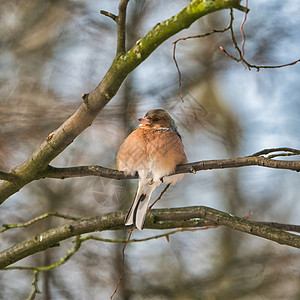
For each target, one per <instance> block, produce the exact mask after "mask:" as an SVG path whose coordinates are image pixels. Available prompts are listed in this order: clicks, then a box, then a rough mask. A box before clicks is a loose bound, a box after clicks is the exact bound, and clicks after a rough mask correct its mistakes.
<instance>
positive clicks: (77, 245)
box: [4, 235, 81, 272]
mask: <svg viewBox="0 0 300 300" xmlns="http://www.w3.org/2000/svg"><path fill="white" fill-rule="evenodd" d="M74 243H75V245H74V246H73V247H72V248H71V249H70V250H69V251H68V252H67V253H66V254H65V255H64V256H63V257H61V258H60V260H58V261H57V262H55V263H53V264H51V265H48V266H44V267H33V266H12V267H6V268H4V270H33V271H36V272H45V271H50V270H52V269H54V268H57V267H59V266H61V265H63V264H64V263H66V262H67V261H68V260H69V259H70V258H71V257H72V256H73V255H74V254H75V253H76V252H77V251H78V250H79V248H80V246H81V240H80V235H77V236H76V237H75V239H74Z"/></svg>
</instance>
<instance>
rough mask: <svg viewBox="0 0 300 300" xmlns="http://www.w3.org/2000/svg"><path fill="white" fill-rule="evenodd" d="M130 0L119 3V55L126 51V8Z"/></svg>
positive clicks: (122, 0)
mask: <svg viewBox="0 0 300 300" xmlns="http://www.w3.org/2000/svg"><path fill="white" fill-rule="evenodd" d="M128 2H129V0H121V1H120V4H119V15H118V18H117V24H118V44H117V55H121V54H123V53H125V51H126V46H125V43H126V9H127V4H128Z"/></svg>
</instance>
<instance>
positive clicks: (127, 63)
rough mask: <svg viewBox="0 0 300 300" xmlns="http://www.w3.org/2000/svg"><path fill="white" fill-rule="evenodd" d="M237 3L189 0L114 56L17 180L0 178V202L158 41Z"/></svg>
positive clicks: (37, 173) (71, 135)
mask: <svg viewBox="0 0 300 300" xmlns="http://www.w3.org/2000/svg"><path fill="white" fill-rule="evenodd" d="M239 4H240V0H215V1H198V0H192V1H190V2H189V4H188V5H187V6H186V7H185V8H184V9H183V10H182V11H181V12H179V13H178V14H177V15H174V16H173V17H171V18H169V19H167V20H165V21H163V22H162V23H160V24H157V25H156V26H155V27H154V28H153V29H151V30H150V31H149V32H148V33H147V34H146V36H145V37H144V38H142V39H141V40H139V41H138V42H137V43H136V45H135V46H134V47H133V48H132V49H130V50H129V51H128V52H127V53H124V54H123V55H120V56H119V55H117V56H116V58H115V59H114V61H113V62H112V65H111V67H110V69H109V70H108V72H107V73H106V75H105V76H104V78H103V79H102V81H101V82H100V84H99V85H98V86H97V87H96V88H95V89H94V90H93V91H92V92H91V93H89V94H84V103H82V105H81V106H80V107H79V108H78V110H77V111H76V112H75V113H74V114H73V115H72V116H71V117H70V118H69V119H68V120H66V121H65V122H64V123H63V124H62V125H61V126H60V127H59V128H58V129H56V130H55V131H53V132H52V133H51V134H50V135H49V136H48V138H47V139H46V140H45V141H44V142H43V143H42V145H41V146H40V147H38V148H37V150H36V151H35V152H34V153H33V154H32V156H31V157H29V158H28V159H27V160H26V161H25V162H24V163H23V164H21V165H20V166H18V167H16V168H14V169H13V170H12V171H11V173H14V174H16V175H17V176H18V178H19V179H20V180H19V181H18V183H15V182H8V181H4V182H2V183H1V184H0V203H2V202H3V201H5V199H7V198H8V197H10V196H11V195H12V194H14V193H16V192H17V191H19V190H20V189H21V188H22V187H23V186H25V185H26V184H28V183H29V182H31V181H33V180H38V179H40V178H42V176H43V175H42V174H43V172H44V171H45V170H46V169H47V167H48V165H49V163H50V162H51V161H52V160H53V159H54V158H55V157H56V156H57V155H58V154H60V153H61V152H62V151H63V150H64V149H65V148H66V147H68V146H69V145H70V144H71V143H72V142H73V140H74V139H75V138H76V137H77V136H78V135H79V134H80V133H81V132H82V131H83V130H85V129H86V128H87V127H88V126H90V125H91V124H92V122H93V121H94V119H95V118H96V116H97V114H98V113H99V112H100V111H101V110H102V109H103V107H104V106H105V105H106V104H107V103H108V102H109V101H110V100H111V99H112V98H113V97H114V95H115V94H116V93H117V91H118V89H119V88H120V86H121V84H122V82H123V81H124V80H125V78H126V77H127V75H128V74H129V73H130V72H131V71H132V70H133V69H135V68H136V67H137V66H138V65H139V64H141V63H142V62H143V61H144V60H145V59H146V58H147V57H148V56H149V55H150V54H151V53H152V52H153V51H154V50H155V49H156V48H157V47H158V46H159V45H160V44H162V43H163V42H164V41H165V40H167V39H168V38H169V37H171V36H173V35H174V34H176V33H177V32H179V31H181V30H183V29H185V28H188V27H189V26H190V25H191V24H192V23H193V22H195V21H196V20H198V19H199V18H201V17H203V16H205V15H207V14H209V13H212V12H214V11H217V10H221V9H227V8H234V7H237V8H239V9H240V7H239Z"/></svg>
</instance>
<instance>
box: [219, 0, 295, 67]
mask: <svg viewBox="0 0 300 300" xmlns="http://www.w3.org/2000/svg"><path fill="white" fill-rule="evenodd" d="M244 11H245V16H244V19H243V22H242V24H241V27H240V31H241V35H242V47H241V48H242V50H241V49H240V47H239V46H238V43H237V41H236V38H235V35H234V30H233V26H231V27H230V32H231V40H232V43H233V45H234V47H235V49H236V50H237V52H238V55H239V57H235V56H233V55H231V54H230V53H228V51H226V50H225V49H224V47H222V46H219V49H220V50H221V51H222V52H224V53H225V54H226V55H227V56H228V57H229V58H231V59H232V60H234V61H236V62H242V64H243V65H244V66H245V68H247V69H248V70H251V69H252V68H254V69H256V70H257V71H259V70H260V69H278V68H283V67H287V66H293V65H295V64H297V63H298V62H299V61H300V59H297V60H295V61H293V62H290V63H286V64H282V65H274V66H264V65H254V64H251V63H249V62H248V61H247V60H246V59H245V43H246V36H245V32H244V26H245V23H246V21H247V14H248V11H249V10H248V0H246V7H245V10H244ZM230 15H231V19H232V20H233V9H230Z"/></svg>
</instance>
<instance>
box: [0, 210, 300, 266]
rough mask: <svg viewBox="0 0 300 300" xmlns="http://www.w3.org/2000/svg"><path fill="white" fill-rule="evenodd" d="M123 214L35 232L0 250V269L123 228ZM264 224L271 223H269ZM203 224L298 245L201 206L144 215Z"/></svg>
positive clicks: (152, 220) (150, 220)
mask: <svg viewBox="0 0 300 300" xmlns="http://www.w3.org/2000/svg"><path fill="white" fill-rule="evenodd" d="M125 214H126V213H125V212H124V211H121V212H116V213H110V214H107V215H103V216H98V217H92V218H86V219H81V220H78V221H73V222H70V223H68V224H65V225H62V226H59V227H57V228H53V229H50V230H48V231H47V232H44V233H41V234H38V235H36V236H34V237H32V238H29V239H27V240H25V241H23V242H21V243H19V244H17V245H15V246H13V247H11V248H9V249H7V250H4V251H3V252H1V253H0V269H3V268H5V267H6V266H8V265H10V264H13V263H15V262H17V261H19V260H21V259H23V258H25V257H27V256H30V255H32V254H34V253H37V252H40V251H43V250H45V249H47V248H49V247H51V246H53V245H56V244H58V243H59V242H61V241H63V240H65V239H67V238H70V237H72V236H77V235H80V234H84V233H88V232H93V231H106V230H119V229H124V228H125V226H124V218H125ZM204 221H205V222H204ZM203 222H204V223H203ZM268 224H269V225H271V224H272V223H268ZM203 225H205V226H207V225H224V226H227V227H230V228H232V229H235V230H238V231H242V232H246V233H249V234H252V235H256V236H260V237H263V238H265V239H268V240H271V241H275V242H277V243H279V244H284V245H289V246H292V247H296V248H300V236H298V235H295V234H291V233H289V232H286V231H283V230H279V229H276V228H272V227H271V226H267V225H264V224H263V223H259V222H253V221H250V220H248V219H245V218H239V217H236V216H233V215H231V214H227V213H224V212H222V211H219V210H216V209H212V208H209V207H204V206H194V207H184V208H170V209H154V210H151V212H150V214H149V215H148V217H147V220H146V224H145V228H148V229H169V228H178V227H199V226H200V227H201V226H203ZM293 226H294V227H293V228H296V227H297V226H296V225H293ZM298 227H299V226H298ZM298 229H299V228H298Z"/></svg>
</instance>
